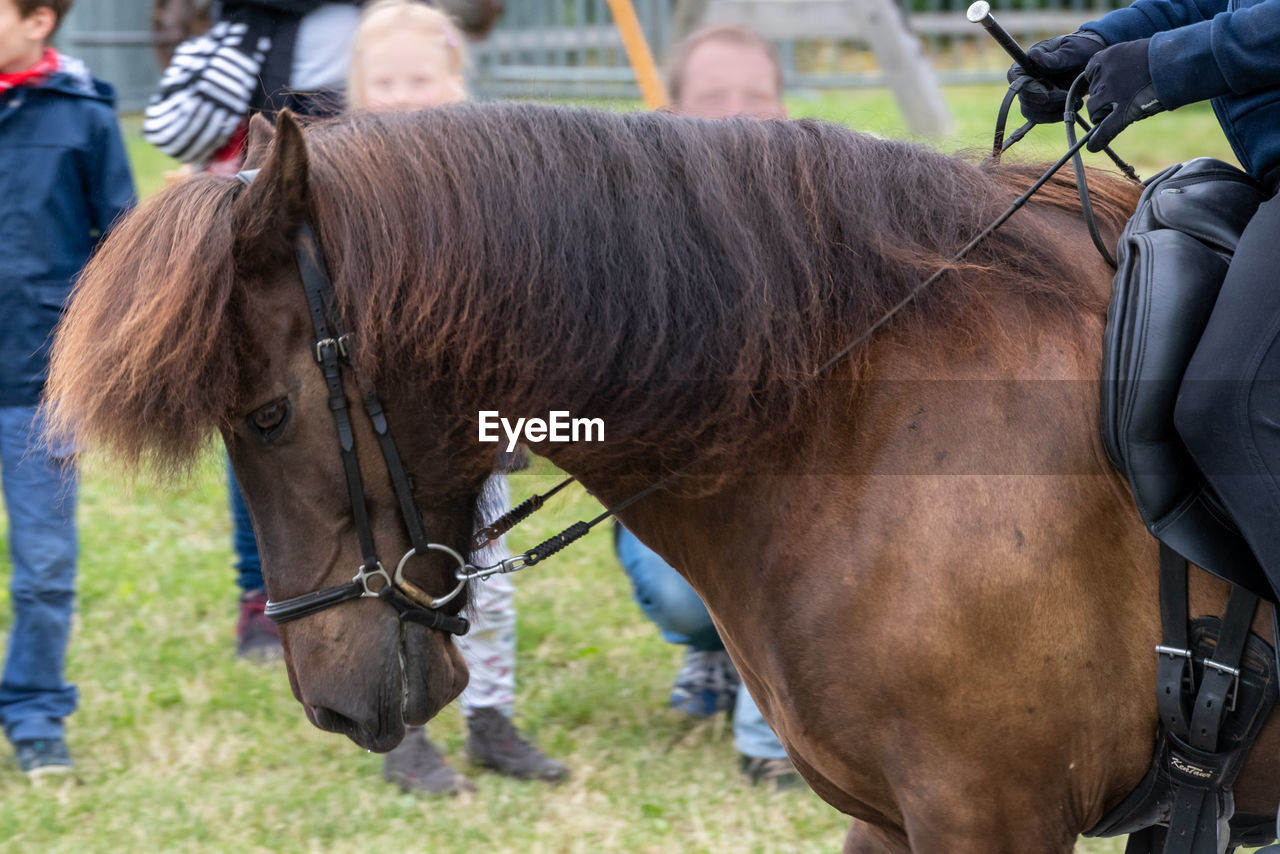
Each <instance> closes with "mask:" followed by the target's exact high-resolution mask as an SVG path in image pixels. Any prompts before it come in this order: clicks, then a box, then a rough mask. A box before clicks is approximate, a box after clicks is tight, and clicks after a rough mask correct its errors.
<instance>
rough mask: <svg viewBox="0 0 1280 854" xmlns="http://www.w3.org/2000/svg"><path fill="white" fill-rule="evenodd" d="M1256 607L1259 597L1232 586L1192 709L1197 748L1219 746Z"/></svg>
mask: <svg viewBox="0 0 1280 854" xmlns="http://www.w3.org/2000/svg"><path fill="white" fill-rule="evenodd" d="M1257 607H1258V597H1257V596H1255V595H1253V594H1252V593H1250V592H1249V591H1248V590H1245V589H1244V588H1243V587H1232V588H1231V597H1230V598H1229V599H1228V600H1227V611H1226V613H1225V614H1224V615H1223V617H1222V631H1221V633H1220V634H1219V635H1218V643H1217V646H1215V647H1214V650H1213V657H1212V658H1210V659H1209V660H1208V661H1206V662H1205V667H1204V673H1203V675H1202V676H1201V677H1200V690H1199V691H1198V692H1196V703H1195V710H1194V711H1193V712H1192V713H1191V738H1190V743H1191V746H1192V747H1194V748H1196V749H1197V750H1204V751H1208V752H1214V751H1216V750H1218V731H1219V729H1220V728H1221V727H1222V718H1223V717H1224V716H1225V715H1226V713H1227V711H1228V710H1229V709H1230V708H1231V707H1232V706H1233V705H1234V702H1235V701H1234V696H1233V694H1234V690H1235V688H1236V687H1237V686H1238V684H1239V681H1240V661H1241V659H1242V658H1243V656H1244V645H1245V642H1246V641H1248V640H1249V626H1250V625H1251V624H1252V623H1253V614H1254V611H1255V610H1257Z"/></svg>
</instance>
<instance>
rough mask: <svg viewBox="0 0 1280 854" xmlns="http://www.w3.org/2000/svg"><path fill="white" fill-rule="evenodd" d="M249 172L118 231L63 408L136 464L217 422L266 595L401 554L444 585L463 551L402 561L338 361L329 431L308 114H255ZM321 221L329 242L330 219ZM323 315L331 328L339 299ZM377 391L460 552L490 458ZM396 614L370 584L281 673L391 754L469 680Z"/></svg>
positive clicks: (432, 587)
mask: <svg viewBox="0 0 1280 854" xmlns="http://www.w3.org/2000/svg"><path fill="white" fill-rule="evenodd" d="M247 165H248V166H251V167H256V168H258V169H259V172H258V174H257V175H256V178H255V179H254V180H253V181H252V182H251V183H249V184H248V185H247V186H238V185H237V186H232V183H231V181H230V180H229V179H226V178H214V177H211V176H198V177H196V178H193V179H191V180H190V181H188V182H184V184H181V185H177V186H175V187H172V188H169V189H167V190H166V191H165V192H164V193H163V194H161V196H160V197H158V198H157V199H156V200H154V201H153V202H152V203H150V204H148V205H146V206H144V207H143V208H142V209H140V210H139V211H137V212H136V213H135V214H133V215H132V217H130V218H129V219H127V220H126V221H124V222H123V223H121V224H120V226H119V227H118V228H117V229H116V231H115V232H114V233H113V234H111V235H110V236H109V238H108V240H107V241H106V243H105V245H104V247H103V249H102V251H101V252H100V253H99V255H98V257H97V258H96V259H95V261H94V263H93V265H92V266H91V267H90V268H88V270H87V271H86V273H85V275H84V277H83V279H82V281H81V283H80V286H79V290H78V291H77V294H76V296H75V298H74V299H73V303H74V305H73V306H72V307H71V308H70V310H69V312H68V316H67V318H66V321H65V322H64V324H63V327H62V329H61V334H60V337H59V341H58V345H57V346H58V350H59V355H58V357H57V359H58V363H59V367H58V368H55V369H54V373H55V377H54V378H53V380H52V384H51V388H52V389H53V391H52V398H53V399H54V400H55V401H56V402H55V404H54V410H53V411H54V413H55V420H58V421H59V422H60V423H62V424H63V425H64V426H66V427H69V428H70V429H72V430H73V431H75V432H77V433H78V434H79V435H81V436H86V435H93V434H95V433H96V435H93V438H95V439H99V440H105V444H107V445H108V446H112V447H114V448H115V449H116V450H117V451H119V452H120V453H121V454H122V455H123V456H125V457H126V458H128V457H132V458H133V460H134V461H135V462H136V461H137V460H138V459H139V457H140V455H141V454H142V453H144V446H145V448H146V450H145V452H146V453H150V452H152V451H155V452H156V456H157V457H158V458H159V459H160V460H161V461H162V462H163V461H166V460H175V459H180V458H183V457H185V458H190V457H191V456H193V455H194V454H195V453H196V452H197V451H198V450H199V448H200V446H201V445H202V444H203V443H204V441H205V440H204V439H203V438H201V436H202V435H203V436H205V437H207V435H208V427H209V423H210V422H213V423H214V424H215V425H216V426H217V428H218V429H219V431H220V432H221V435H222V438H223V439H224V441H225V443H226V447H227V450H228V453H229V455H230V458H231V462H232V466H233V468H234V470H235V473H236V476H237V479H238V480H239V482H240V485H241V488H242V491H243V493H244V497H245V501H246V503H247V505H248V507H249V510H250V513H251V515H252V518H253V522H254V528H255V531H256V534H257V539H258V545H259V549H260V552H261V555H262V561H263V577H264V580H265V583H266V586H267V593H268V595H269V596H270V597H271V599H272V600H273V601H277V602H280V601H286V600H291V599H293V598H294V597H297V596H299V595H301V594H306V593H309V592H312V591H315V590H317V589H324V588H332V587H340V586H343V585H350V583H351V581H352V579H353V576H356V575H357V574H366V575H368V574H372V575H373V576H376V577H372V578H370V579H369V580H368V581H366V582H364V587H365V592H367V593H368V594H374V593H377V592H379V591H380V589H381V588H382V587H383V586H384V585H385V583H386V581H387V580H388V579H389V577H390V575H391V573H392V572H393V571H394V569H395V568H396V567H397V566H400V570H401V576H400V577H401V578H402V579H403V581H404V583H405V585H406V586H408V587H410V588H411V589H413V590H417V591H425V595H426V596H428V597H443V596H444V595H445V594H447V593H448V592H450V591H452V590H454V588H455V587H457V586H458V581H457V579H456V574H457V572H458V568H459V561H458V560H457V559H455V558H454V557H452V556H450V553H449V552H448V550H447V549H440V550H438V551H437V550H434V549H432V550H428V549H420V550H419V553H418V554H414V555H410V556H409V557H408V558H406V559H405V560H404V561H403V562H402V560H401V558H402V556H404V555H406V554H408V553H409V552H410V550H411V543H410V539H409V536H408V533H407V530H406V523H405V521H404V520H403V519H402V515H401V505H400V503H399V502H398V497H397V494H396V492H395V490H394V487H393V483H392V478H391V476H390V475H389V473H388V466H387V464H386V462H384V460H383V458H382V454H381V453H380V442H379V437H378V436H377V435H375V432H374V427H373V426H372V422H371V420H370V418H369V417H367V416H366V414H365V411H364V410H365V407H364V406H363V402H364V401H365V400H366V398H367V396H368V391H369V389H362V388H361V387H360V385H359V383H358V381H357V379H356V377H355V374H354V372H353V371H352V370H351V369H350V367H349V366H347V365H345V364H344V365H343V366H342V367H341V370H340V378H339V379H338V381H337V382H338V386H337V389H336V395H337V396H338V397H345V399H346V400H349V401H350V409H349V411H348V418H347V426H345V427H343V428H341V429H335V419H334V416H333V412H332V406H333V401H334V395H335V391H334V389H331V388H330V386H329V383H328V382H327V381H326V377H325V375H324V372H323V370H322V369H321V367H320V366H318V365H317V356H316V353H317V345H316V338H315V332H314V327H313V322H312V318H311V316H310V314H309V311H308V303H307V299H306V298H305V295H304V291H303V285H302V281H301V276H300V272H299V266H298V261H297V255H296V253H295V245H296V244H297V242H298V240H299V234H300V232H301V231H302V230H303V229H304V224H306V223H308V222H309V221H312V216H313V215H312V210H313V204H312V202H313V200H312V198H311V196H312V191H311V189H310V187H309V176H308V157H307V147H306V143H305V140H304V137H303V133H302V131H301V129H300V128H299V126H298V125H297V124H296V123H295V122H294V121H293V120H292V119H291V118H290V117H289V116H288V115H287V114H284V115H282V116H281V118H280V120H279V122H278V126H277V128H276V130H274V131H272V130H271V129H270V126H269V125H268V124H267V123H266V122H265V121H261V122H255V124H254V128H253V133H252V134H251V140H250V149H249V153H248V159H247ZM314 225H315V227H316V228H317V230H318V231H319V232H320V233H321V236H322V237H323V236H324V234H325V230H326V225H327V226H328V228H329V229H330V230H332V229H333V227H334V226H333V225H332V224H326V223H323V222H321V221H320V220H314ZM327 308H328V309H329V311H330V312H331V313H332V315H333V316H332V317H331V319H330V322H331V323H334V324H335V325H337V324H340V323H341V322H342V321H341V319H340V318H339V317H338V314H339V313H340V308H339V307H338V306H327ZM104 313H105V314H104ZM94 316H96V317H97V320H96V321H95V320H94V319H93V318H94ZM104 321H105V322H106V323H107V324H108V326H107V327H105V328H104V327H102V326H100V325H99V324H101V323H102V322H104ZM95 326H96V327H97V328H96V329H94V328H92V327H95ZM184 327H185V328H184ZM95 337H96V338H97V339H98V340H97V342H96V346H99V347H105V348H106V352H105V353H104V352H101V351H100V352H99V354H98V357H97V358H96V359H94V360H93V361H96V362H97V363H98V365H99V367H100V368H101V366H102V364H103V363H104V362H107V363H110V364H111V367H110V368H105V369H102V371H103V373H102V374H100V375H99V376H98V377H97V378H96V379H93V380H91V382H90V383H86V382H85V381H84V380H85V377H84V376H83V374H81V375H79V376H74V375H75V374H77V373H79V372H82V371H83V370H84V365H85V363H84V361H83V360H84V359H85V358H87V354H86V353H85V352H84V351H83V349H82V348H88V347H93V346H95V343H94V341H93V340H92V339H93V338H95ZM104 337H105V338H106V339H107V340H106V341H105V342H104V341H103V340H102V339H103V338H104ZM125 337H127V338H129V339H132V343H133V350H132V351H130V350H129V347H128V346H127V345H126V342H125V341H124V340H123V339H124V338H125ZM348 340H349V342H350V346H351V347H352V348H353V349H355V348H359V347H366V348H367V347H369V346H370V342H369V341H368V340H363V339H361V337H360V332H359V330H352V332H351V334H350V335H349V336H348ZM139 342H142V343H140V344H139ZM147 361H149V362H150V365H147V364H145V363H146V362H147ZM95 384H96V385H97V388H89V387H88V386H90V385H95ZM378 391H379V392H380V393H383V395H384V396H383V399H384V400H385V402H386V404H387V413H386V417H387V419H388V420H389V422H390V425H391V428H392V430H393V431H394V435H395V440H396V442H397V450H398V452H399V455H400V458H401V459H402V460H403V466H404V468H405V469H407V471H408V472H411V473H412V475H411V480H412V483H413V486H412V487H411V489H412V490H413V491H414V492H416V493H417V494H416V496H415V497H416V498H417V507H418V512H419V513H420V519H421V523H422V525H423V527H424V528H425V530H426V531H428V532H430V537H431V538H432V540H433V541H434V542H437V543H440V544H447V545H448V546H449V548H452V549H454V550H456V551H457V552H459V553H460V554H461V555H466V554H467V545H466V544H467V543H468V542H469V541H470V539H471V535H472V532H473V530H474V527H475V524H474V523H475V515H476V500H477V495H478V494H479V492H480V489H481V486H482V484H483V481H484V479H485V477H486V475H487V473H488V470H489V469H491V468H492V454H491V453H490V456H489V458H488V460H487V461H486V460H485V459H484V458H483V456H481V455H477V456H476V457H475V458H474V459H471V460H467V461H464V460H461V459H459V458H458V457H456V456H450V455H447V454H445V453H443V452H442V446H443V443H444V442H446V440H447V439H448V438H449V437H450V433H451V430H453V429H454V428H453V427H451V425H450V424H449V423H447V419H446V418H445V417H444V416H443V415H442V414H441V413H442V412H444V411H446V410H444V409H443V408H440V407H436V406H433V405H432V401H431V399H430V397H429V395H428V394H425V393H424V390H422V389H421V388H419V389H417V390H416V391H415V393H414V394H413V395H409V394H400V391H401V389H398V388H397V387H396V383H395V382H394V380H392V381H388V382H387V384H386V385H385V387H381V388H379V389H378ZM107 409H112V410H114V412H113V413H108V412H106V411H105V410H107ZM107 421H110V422H111V424H110V426H106V424H107ZM348 431H349V437H350V438H348V436H347V435H344V434H347V433H348ZM130 433H132V434H134V435H132V436H130V435H128V434H130ZM343 442H347V443H349V444H351V445H352V447H353V451H352V454H351V456H352V460H354V462H355V463H356V464H358V467H359V473H358V474H356V475H355V476H356V478H358V479H359V481H360V483H361V486H362V493H363V496H362V499H363V504H364V507H363V508H361V509H362V510H363V511H364V513H365V514H367V530H368V534H367V536H366V537H361V536H359V535H358V531H357V523H356V517H355V515H354V514H353V508H354V501H355V500H359V499H353V498H352V493H351V492H350V490H349V489H348V484H347V481H348V476H347V472H346V467H347V466H349V465H351V464H352V461H351V460H344V459H343V456H342V454H341V453H340V450H339V448H340V443H343ZM100 443H101V442H100ZM427 492H429V493H430V496H431V497H430V498H423V497H422V496H423V495H424V494H425V493H427ZM371 552H372V553H371ZM423 552H425V554H423ZM379 561H386V563H385V564H382V565H381V566H385V570H383V572H382V573H379V572H378V570H379V568H380V565H379ZM361 567H363V569H361ZM465 601H466V594H465V590H462V591H459V595H457V596H455V597H454V598H453V599H451V600H450V601H449V602H448V603H447V605H442V607H441V609H440V610H441V614H442V615H443V616H453V615H456V614H457V613H458V612H459V611H460V610H461V609H462V608H463V607H464V606H465ZM397 617H398V614H397V610H396V609H395V608H392V607H389V606H388V604H387V603H386V602H384V601H382V600H380V599H378V598H374V597H373V596H372V595H365V596H362V597H360V598H352V599H351V601H345V600H344V601H342V602H341V603H340V604H337V605H335V606H334V607H330V608H328V609H327V610H323V611H321V612H318V613H310V614H307V615H306V616H304V617H303V618H301V619H296V620H292V621H289V622H287V623H284V624H282V625H281V627H280V629H281V639H282V641H283V645H284V650H285V659H286V663H287V667H288V673H289V680H290V684H291V685H292V688H293V692H294V694H295V696H296V697H297V698H298V700H299V701H300V702H301V703H302V704H303V706H304V708H305V710H306V713H307V716H308V718H309V719H310V720H311V721H312V722H313V723H314V724H316V725H317V726H319V727H321V728H323V729H327V730H332V731H335V732H340V733H343V734H346V735H348V736H349V737H350V738H352V740H354V741H356V742H357V743H358V744H360V745H361V746H364V747H366V748H369V749H373V750H389V749H391V748H392V747H394V746H395V745H396V744H397V743H399V741H400V740H401V738H402V736H403V733H404V727H405V725H406V724H421V723H424V722H425V721H427V720H428V719H429V718H431V717H432V716H433V715H434V714H436V712H438V711H439V710H440V709H441V708H442V707H443V706H444V705H446V704H447V703H449V702H450V701H451V700H452V699H454V698H455V697H456V696H457V695H458V694H459V693H460V692H461V690H462V688H463V687H464V686H465V684H466V667H465V665H464V664H463V662H462V659H461V656H460V655H459V653H458V651H457V650H456V648H455V646H454V644H453V642H452V639H451V637H450V636H449V635H448V634H446V633H443V632H441V631H437V630H433V629H431V628H429V627H428V626H425V625H422V624H420V623H415V622H411V621H407V620H406V621H401V620H400V619H398V618H397Z"/></svg>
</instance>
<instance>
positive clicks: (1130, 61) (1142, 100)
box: [1084, 39, 1164, 151]
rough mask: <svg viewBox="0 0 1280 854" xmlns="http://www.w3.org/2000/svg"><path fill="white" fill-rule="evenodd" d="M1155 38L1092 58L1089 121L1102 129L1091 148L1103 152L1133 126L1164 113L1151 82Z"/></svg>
mask: <svg viewBox="0 0 1280 854" xmlns="http://www.w3.org/2000/svg"><path fill="white" fill-rule="evenodd" d="M1150 48H1151V39H1138V40H1136V41H1131V42H1121V43H1120V44H1115V45H1112V46H1111V47H1109V48H1107V49H1106V50H1103V51H1100V52H1098V53H1097V54H1095V55H1094V57H1093V58H1092V59H1090V60H1089V64H1088V65H1087V66H1085V69H1084V74H1085V77H1086V78H1088V80H1089V121H1091V122H1093V123H1094V124H1096V125H1097V126H1098V130H1097V132H1096V133H1094V135H1093V136H1092V137H1090V138H1089V145H1088V148H1089V150H1090V151H1101V150H1102V149H1104V148H1106V147H1107V146H1108V145H1109V144H1110V143H1111V140H1113V139H1115V138H1116V136H1118V135H1119V133H1120V131H1122V130H1124V129H1125V128H1127V127H1128V126H1129V125H1131V124H1133V123H1134V122H1136V121H1138V120H1139V119H1145V118H1146V117H1147V116H1154V115H1155V114H1156V113H1161V112H1164V104H1162V103H1160V98H1159V97H1157V96H1156V87H1155V84H1154V83H1152V82H1151V66H1150V63H1149V58H1148V56H1147V54H1148V53H1149V51H1150Z"/></svg>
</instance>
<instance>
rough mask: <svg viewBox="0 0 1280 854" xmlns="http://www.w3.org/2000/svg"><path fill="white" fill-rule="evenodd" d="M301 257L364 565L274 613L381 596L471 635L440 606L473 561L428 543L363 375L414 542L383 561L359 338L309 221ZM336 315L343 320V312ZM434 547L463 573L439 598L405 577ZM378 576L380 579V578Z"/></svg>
mask: <svg viewBox="0 0 1280 854" xmlns="http://www.w3.org/2000/svg"><path fill="white" fill-rule="evenodd" d="M257 174H258V170H256V169H252V170H246V171H243V172H240V173H239V174H237V175H236V178H237V179H238V180H239V181H240V182H241V183H243V184H245V185H246V186H247V185H248V184H249V182H250V181H252V180H253V178H254V176H255V175H257ZM295 255H296V257H297V261H298V272H299V273H300V274H301V276H302V289H303V291H304V292H305V293H306V297H307V309H308V313H309V314H310V315H311V325H312V328H313V329H314V331H315V342H314V343H313V344H312V347H311V356H312V358H314V359H315V361H316V364H317V365H319V367H320V370H321V372H322V373H323V374H324V382H325V386H326V387H327V388H328V391H329V410H330V411H331V412H332V413H333V422H334V426H335V427H336V428H337V431H338V449H339V451H340V452H341V455H342V468H343V471H344V473H345V474H346V480H347V494H348V496H349V497H350V500H351V515H352V517H353V519H354V521H355V527H356V535H357V537H358V538H359V540H360V552H361V554H362V555H363V562H362V563H361V565H360V568H359V570H357V572H356V574H355V577H354V578H352V579H351V580H350V581H349V582H347V583H346V584H339V585H336V586H334V587H324V588H322V589H320V590H313V591H311V592H310V593H303V594H302V595H300V596H294V597H292V598H289V599H282V600H280V601H278V602H273V601H269V602H267V606H266V616H267V617H268V618H269V619H270V620H271V621H272V622H275V623H288V622H290V621H292V620H298V619H301V618H303V617H308V616H310V615H312V614H316V613H319V612H320V611H323V610H325V609H327V608H332V607H333V606H334V605H338V604H341V603H343V602H349V601H351V600H353V599H365V598H377V599H381V600H382V601H384V602H386V603H387V604H389V605H390V606H391V607H393V608H395V609H396V611H397V613H398V614H399V616H400V619H401V620H402V621H404V622H409V623H418V624H420V625H424V626H426V627H427V628H429V629H435V630H437V631H441V632H445V633H448V634H453V635H464V634H466V633H467V629H468V628H469V627H470V626H469V624H468V622H467V619H466V618H465V617H462V616H457V615H452V614H446V613H444V612H443V611H440V610H439V609H440V608H441V607H442V606H444V605H446V604H448V603H449V602H450V601H452V600H453V599H454V598H455V597H456V596H457V595H458V594H459V593H461V592H462V589H463V587H465V586H466V583H467V580H468V578H469V577H470V576H469V575H468V572H467V570H468V564H467V561H466V559H465V558H464V557H463V556H462V555H461V554H459V553H458V552H457V551H456V550H455V549H452V548H450V547H449V546H446V545H441V544H440V543H433V542H430V541H429V540H428V538H427V532H426V529H425V527H424V526H423V523H422V514H421V513H420V512H419V511H418V505H417V502H416V501H414V499H413V487H412V485H411V483H410V481H409V473H408V472H407V471H405V467H404V464H403V463H402V462H401V460H400V453H399V451H397V450H396V443H395V440H394V439H393V438H392V436H391V427H390V425H389V424H387V417H386V414H385V413H384V412H383V410H382V403H381V402H380V401H379V400H378V396H377V394H376V392H375V391H374V389H373V385H372V383H367V382H364V381H363V380H362V378H361V377H360V375H358V374H357V375H356V379H357V382H359V384H360V386H361V389H362V394H363V397H364V408H365V412H366V413H367V414H368V416H369V421H370V423H371V424H372V425H373V431H374V434H375V435H377V437H378V445H379V446H380V447H381V449H382V457H383V459H384V460H385V461H386V464H387V473H388V474H389V475H390V477H391V484H392V487H393V488H394V490H395V493H396V500H397V501H398V502H399V504H400V516H401V518H402V519H403V520H404V526H405V529H406V530H407V531H408V532H409V541H410V543H411V546H412V547H411V548H410V549H409V551H407V552H405V554H404V556H403V557H401V558H400V562H399V563H397V564H396V568H395V571H394V572H391V573H388V572H387V570H386V569H385V568H384V567H383V565H382V561H380V560H379V559H378V553H377V550H376V548H375V547H374V542H373V528H372V527H371V526H370V524H369V512H368V508H367V507H366V505H365V492H364V480H363V479H362V478H361V476H360V461H359V459H358V457H357V455H356V449H355V433H354V431H353V430H352V428H351V414H350V410H349V408H348V406H347V395H346V392H345V391H344V390H343V386H342V365H344V364H345V365H347V366H348V368H351V359H350V354H351V338H350V336H349V335H347V334H346V333H344V332H343V331H342V329H341V327H340V326H339V325H338V324H337V323H333V324H332V331H331V324H330V322H329V317H330V313H329V306H332V305H334V304H335V303H336V299H335V297H334V292H333V282H332V281H330V279H329V274H328V272H327V271H326V269H325V264H324V258H323V257H322V256H321V254H320V246H319V242H318V241H317V240H316V236H315V233H314V232H313V231H312V229H311V224H310V223H309V222H305V221H304V222H303V223H302V226H301V228H300V229H299V231H298V242H297V245H296V246H295ZM334 316H335V317H336V313H335V315H334ZM352 370H354V368H352ZM432 551H436V552H441V553H443V554H446V555H448V556H449V557H451V558H453V559H454V560H455V561H457V563H458V568H457V571H456V572H455V578H457V581H458V583H457V586H455V587H454V588H453V589H452V590H451V591H449V592H448V593H446V594H445V595H444V596H441V597H439V598H436V597H432V596H431V595H430V594H429V593H427V592H426V591H425V590H423V589H422V588H420V587H418V586H417V585H416V584H414V583H413V582H411V581H409V580H408V579H407V578H406V577H405V575H404V568H405V565H406V564H407V563H408V562H409V559H410V558H412V557H413V556H414V555H422V556H424V557H425V556H426V555H427V554H428V553H429V552H432ZM374 579H380V581H375V580H374Z"/></svg>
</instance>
